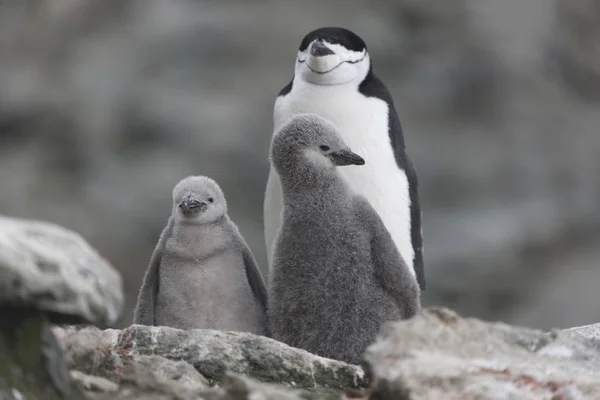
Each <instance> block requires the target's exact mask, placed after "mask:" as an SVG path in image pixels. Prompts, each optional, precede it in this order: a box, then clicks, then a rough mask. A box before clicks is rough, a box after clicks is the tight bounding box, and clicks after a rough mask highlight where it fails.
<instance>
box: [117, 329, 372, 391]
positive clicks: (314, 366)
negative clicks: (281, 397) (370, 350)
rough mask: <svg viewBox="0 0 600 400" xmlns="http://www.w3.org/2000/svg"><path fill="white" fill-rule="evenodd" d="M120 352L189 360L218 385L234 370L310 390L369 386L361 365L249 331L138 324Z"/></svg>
mask: <svg viewBox="0 0 600 400" xmlns="http://www.w3.org/2000/svg"><path fill="white" fill-rule="evenodd" d="M116 350H117V352H118V353H120V354H132V355H137V354H156V355H161V356H163V357H166V358H169V359H175V360H184V361H186V362H188V363H190V364H192V365H193V366H194V367H195V368H196V369H197V370H198V371H199V372H200V373H202V375H204V376H205V377H206V378H208V379H209V380H211V381H214V382H219V381H220V380H221V379H222V377H223V376H224V374H225V372H226V371H230V372H234V373H239V374H244V375H247V376H249V377H252V378H254V379H257V380H259V381H262V382H267V383H284V384H287V385H290V386H293V387H298V388H306V389H319V390H323V389H334V390H339V389H345V388H356V387H361V386H363V385H364V384H365V381H364V374H363V371H362V369H361V368H360V367H358V366H355V365H349V364H346V363H343V362H340V361H335V360H330V359H327V358H323V357H318V356H316V355H313V354H311V353H309V352H307V351H304V350H300V349H296V348H293V347H290V346H287V345H286V344H283V343H281V342H278V341H276V340H273V339H269V338H266V337H264V336H258V335H253V334H250V333H243V332H223V331H218V330H204V329H195V330H190V331H183V330H178V329H173V328H168V327H148V326H142V325H132V326H130V327H128V328H126V329H124V330H122V331H121V333H120V334H119V339H118V344H117V348H116Z"/></svg>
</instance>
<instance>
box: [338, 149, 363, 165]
mask: <svg viewBox="0 0 600 400" xmlns="http://www.w3.org/2000/svg"><path fill="white" fill-rule="evenodd" d="M329 157H330V158H331V161H332V162H333V163H334V164H335V165H337V166H340V167H341V166H344V165H364V164H365V160H364V159H363V158H362V157H361V156H359V155H358V154H356V153H353V152H351V151H350V150H347V149H346V150H340V151H334V152H331V153H329Z"/></svg>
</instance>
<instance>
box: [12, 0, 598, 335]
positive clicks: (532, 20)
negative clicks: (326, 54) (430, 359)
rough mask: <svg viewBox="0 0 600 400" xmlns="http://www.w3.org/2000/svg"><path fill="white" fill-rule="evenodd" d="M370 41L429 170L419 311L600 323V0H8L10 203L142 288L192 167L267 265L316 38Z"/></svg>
mask: <svg viewBox="0 0 600 400" xmlns="http://www.w3.org/2000/svg"><path fill="white" fill-rule="evenodd" d="M327 25H330V26H331V25H333V26H343V27H346V28H349V29H351V30H353V31H355V32H356V33H358V34H359V35H361V36H362V37H363V39H364V40H365V41H366V42H367V45H368V46H369V50H370V53H371V57H372V59H373V60H374V67H375V71H376V73H377V74H378V75H379V76H380V78H382V80H383V81H384V82H385V83H386V84H387V86H388V88H389V89H390V91H391V92H392V95H393V97H394V100H395V102H396V107H397V110H398V113H399V114H400V119H401V121H402V124H403V127H404V134H405V139H406V142H407V146H408V150H409V154H410V156H411V158H412V159H413V162H414V164H415V167H416V169H417V173H418V175H419V180H420V192H421V201H422V209H423V217H424V237H425V239H424V240H425V264H426V277H427V285H428V288H427V290H426V292H425V293H424V297H423V303H424V305H444V306H448V307H452V308H454V309H456V310H457V311H458V312H460V313H462V314H464V315H467V316H477V317H481V318H485V319H488V320H504V321H507V322H510V323H516V324H521V325H528V326H532V327H537V328H543V329H549V328H553V327H569V326H574V325H582V324H588V323H593V322H599V321H600V306H599V304H598V293H600V289H599V285H600V268H599V267H600V246H598V244H599V243H600V242H599V240H600V177H599V173H600V156H599V154H600V129H599V126H600V112H599V109H598V104H599V102H600V1H598V0H503V1H493V0H462V1H461V0H437V1H436V0H394V1H374V0H369V1H366V0H364V1H348V0H347V1H343V2H342V1H341V0H314V1H312V0H302V1H291V0H289V1H285V0H272V1H267V0H221V1H218V2H216V1H198V0H171V1H166V0H163V1H159V0H46V1H41V0H37V1H36V0H12V1H10V0H5V1H2V2H1V3H0V213H2V214H6V215H10V216H14V217H24V218H33V219H43V220H48V221H53V222H55V223H58V224H61V225H63V226H66V227H68V228H70V229H73V230H75V231H77V232H79V233H80V234H81V235H83V236H84V237H85V238H86V239H87V240H88V241H89V242H90V243H91V244H92V245H93V246H94V247H95V248H97V249H98V250H99V252H100V253H101V254H102V255H103V256H105V257H106V258H107V259H109V260H110V261H111V262H112V263H113V264H114V265H115V266H116V267H117V268H118V269H119V270H120V271H121V272H122V274H123V277H124V279H125V290H126V295H127V304H126V308H125V310H124V313H123V317H122V318H121V321H120V323H119V326H124V325H127V324H129V323H131V318H132V309H133V306H134V305H135V300H136V297H137V293H138V289H139V286H140V285H141V281H142V277H143V274H144V271H145V269H146V267H147V264H148V260H149V258H150V255H151V253H152V251H153V249H154V246H155V245H156V241H157V239H158V235H159V234H160V231H161V230H162V228H163V226H164V225H165V223H166V221H167V218H168V216H169V214H170V207H171V190H172V188H173V186H174V185H175V184H176V183H177V182H178V181H179V180H180V179H181V178H183V177H185V176H187V175H192V174H204V175H209V176H211V177H213V178H214V179H216V180H217V181H218V182H219V183H220V184H221V186H222V187H223V189H224V191H225V194H226V196H227V198H228V202H229V208H230V215H231V217H232V218H233V219H234V221H235V222H236V223H237V224H238V226H239V227H240V229H241V231H242V233H243V234H244V236H245V238H246V240H247V241H248V243H249V245H250V247H251V248H252V250H253V252H254V254H255V256H256V258H257V260H258V262H259V263H260V265H261V267H262V270H263V273H266V257H265V250H264V241H263V230H262V201H263V195H264V188H265V184H266V179H267V173H268V162H267V154H268V146H269V141H270V138H271V133H272V107H273V102H274V99H275V96H276V94H277V92H278V91H279V89H280V88H281V87H283V86H284V85H285V84H287V83H288V82H289V80H290V79H291V77H292V72H293V65H294V61H295V56H296V50H297V47H298V45H299V43H300V40H301V39H302V37H303V36H304V35H305V34H306V33H308V32H309V31H310V30H312V29H315V28H317V27H320V26H327Z"/></svg>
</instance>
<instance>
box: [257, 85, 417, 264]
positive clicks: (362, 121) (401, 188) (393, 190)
mask: <svg viewBox="0 0 600 400" xmlns="http://www.w3.org/2000/svg"><path fill="white" fill-rule="evenodd" d="M294 85H295V86H296V82H295V83H294ZM303 89H304V93H302V91H303ZM296 90H297V91H298V92H296V93H295V91H296ZM342 90H344V89H335V88H333V87H319V88H318V89H316V90H314V89H311V90H310V93H309V92H307V90H306V88H305V87H303V85H300V88H294V89H293V90H292V92H291V93H290V94H288V95H287V96H285V97H283V98H278V99H277V101H276V103H275V114H274V122H275V124H274V132H275V133H276V132H277V131H278V130H279V128H280V126H281V125H282V124H283V123H284V122H286V120H288V119H289V118H291V117H292V116H294V115H296V114H299V113H315V114H318V115H320V116H322V117H323V118H326V119H328V120H329V121H331V122H332V123H333V124H334V125H335V126H336V127H337V128H338V129H339V131H340V133H341V135H342V138H343V139H344V141H345V142H346V144H347V145H348V146H349V147H350V149H351V150H352V151H354V152H356V153H357V154H359V155H360V156H362V157H363V158H364V159H365V165H363V166H344V167H340V168H337V171H338V173H339V174H340V176H342V177H343V178H344V179H345V180H346V181H347V182H348V183H349V184H350V186H351V187H352V188H353V189H354V190H356V192H358V193H360V194H361V195H363V196H364V197H365V198H366V199H367V200H368V201H369V203H370V204H371V205H372V206H373V208H374V209H375V211H376V212H377V213H378V214H379V216H380V217H381V219H382V220H383V222H384V224H385V226H386V227H387V229H388V231H389V232H390V234H391V236H392V239H393V240H394V243H395V244H396V246H397V247H398V250H399V251H400V254H401V255H402V258H403V259H404V261H405V262H406V263H407V265H408V266H409V267H410V270H411V271H412V272H413V274H414V273H415V271H414V269H413V256H414V250H413V247H412V241H411V221H410V196H409V186H408V180H407V177H406V174H405V173H404V171H403V170H401V169H400V168H399V167H398V165H397V164H396V159H395V156H394V152H393V149H392V146H391V143H390V138H389V133H388V107H387V104H386V103H385V102H384V101H382V100H380V99H378V98H374V97H365V96H363V95H361V94H360V93H358V92H357V91H356V89H352V90H346V91H345V93H340V91H342ZM270 173H271V174H276V173H275V171H274V170H273V168H271V172H270ZM274 189H276V190H281V187H280V186H279V185H277V188H273V187H271V188H268V189H267V197H274V196H273V195H272V194H271V193H269V190H274ZM276 197H277V198H278V199H279V200H278V201H281V195H280V194H278V195H277V196H276ZM281 207H282V206H281V205H278V207H277V208H276V209H275V208H274V210H275V212H279V210H280V209H281ZM266 208H268V204H266ZM268 211H269V210H266V212H268ZM271 221H276V222H277V228H276V229H278V227H279V224H280V223H281V216H280V215H278V216H273V217H272V219H271ZM271 223H274V222H271ZM268 251H272V247H268Z"/></svg>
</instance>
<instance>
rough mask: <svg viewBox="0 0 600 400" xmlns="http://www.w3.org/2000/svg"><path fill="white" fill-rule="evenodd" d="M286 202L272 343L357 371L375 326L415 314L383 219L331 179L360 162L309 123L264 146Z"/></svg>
mask: <svg viewBox="0 0 600 400" xmlns="http://www.w3.org/2000/svg"><path fill="white" fill-rule="evenodd" d="M271 159H272V164H273V167H274V168H275V170H276V172H277V174H278V175H279V177H280V181H281V188H282V193H283V212H282V218H281V219H282V224H281V227H280V229H279V230H278V232H277V235H276V238H275V244H274V249H273V254H272V258H273V267H272V275H271V277H270V281H269V305H268V316H269V325H270V326H269V331H270V333H271V337H272V338H273V339H275V340H278V341H280V342H283V343H286V344H288V345H290V346H293V347H297V348H301V349H304V350H307V351H309V352H311V353H313V354H317V355H320V356H322V357H328V358H332V359H336V360H341V361H345V362H347V363H352V364H358V363H360V361H361V358H362V354H363V353H364V351H365V349H366V347H367V346H368V345H369V344H370V343H372V342H373V341H374V340H375V337H376V335H377V333H378V331H379V329H380V328H381V326H382V324H383V323H385V322H387V321H393V320H400V319H406V318H410V317H412V316H414V315H415V314H416V313H417V312H418V311H419V310H420V290H419V286H418V284H417V281H416V280H415V279H414V277H413V275H412V273H411V271H410V268H409V267H408V266H407V265H406V263H405V262H404V260H403V259H402V256H401V254H400V253H399V251H398V249H397V248H396V246H395V245H394V242H393V240H392V237H391V235H390V233H389V231H388V230H387V228H386V227H385V225H384V224H383V221H382V220H381V217H379V215H378V214H377V213H376V212H375V210H374V209H373V207H372V206H371V205H370V204H369V202H368V201H367V200H366V199H365V198H364V197H363V196H362V195H360V194H358V193H356V191H355V190H354V189H353V188H352V187H351V186H350V185H349V184H348V183H347V182H346V181H345V180H344V179H343V178H342V177H341V176H340V175H339V174H338V173H337V172H336V169H337V167H338V166H341V168H339V169H350V168H363V167H361V166H362V165H363V164H365V161H364V160H363V159H362V157H361V156H359V155H358V154H356V153H354V152H353V151H352V150H351V149H350V148H349V147H348V146H347V145H346V144H345V143H344V141H343V139H342V138H341V135H340V134H339V132H338V130H337V129H336V128H335V127H334V125H333V124H331V123H330V122H328V121H327V120H325V119H323V118H322V117H319V116H318V115H315V114H301V115H298V116H296V117H293V118H292V119H291V120H289V121H287V122H286V123H285V124H284V125H283V126H282V128H281V130H280V131H279V132H278V133H277V135H275V137H274V139H273V140H272V145H271Z"/></svg>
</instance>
